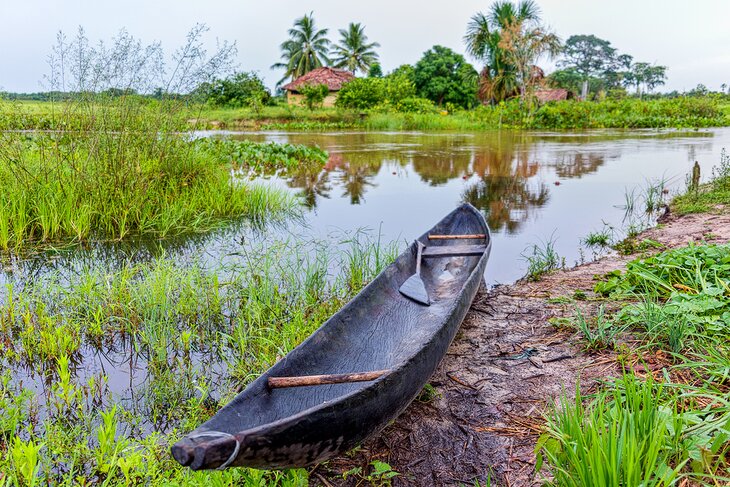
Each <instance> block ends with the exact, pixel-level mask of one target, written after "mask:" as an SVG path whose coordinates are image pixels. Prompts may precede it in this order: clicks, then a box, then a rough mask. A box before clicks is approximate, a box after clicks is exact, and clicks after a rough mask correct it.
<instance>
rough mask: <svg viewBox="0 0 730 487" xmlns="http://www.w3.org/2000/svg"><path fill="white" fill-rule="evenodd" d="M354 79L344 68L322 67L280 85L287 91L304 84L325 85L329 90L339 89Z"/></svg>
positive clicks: (294, 89) (297, 88)
mask: <svg viewBox="0 0 730 487" xmlns="http://www.w3.org/2000/svg"><path fill="white" fill-rule="evenodd" d="M353 79H355V75H354V74H352V73H351V72H349V71H345V70H344V69H337V68H330V67H323V68H317V69H313V70H312V71H310V72H308V73H307V74H305V75H303V76H300V77H299V78H297V79H295V80H294V81H292V82H291V83H289V84H286V85H284V86H282V88H283V89H285V90H287V91H299V88H301V87H302V86H304V85H327V88H329V89H330V91H339V89H340V88H342V85H343V84H345V83H347V82H348V81H351V80H353Z"/></svg>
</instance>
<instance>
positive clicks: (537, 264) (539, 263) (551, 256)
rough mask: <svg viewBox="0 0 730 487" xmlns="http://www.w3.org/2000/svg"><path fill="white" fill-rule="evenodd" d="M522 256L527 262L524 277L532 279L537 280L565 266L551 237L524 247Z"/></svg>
mask: <svg viewBox="0 0 730 487" xmlns="http://www.w3.org/2000/svg"><path fill="white" fill-rule="evenodd" d="M522 258H523V259H524V260H525V261H526V262H527V274H526V276H525V277H526V278H527V279H529V280H532V281H537V280H539V279H540V278H541V277H542V276H544V275H545V274H547V273H548V272H551V271H554V270H557V269H560V268H561V267H564V266H565V259H563V258H561V257H560V256H559V255H558V253H557V251H556V250H555V239H554V238H553V237H551V238H550V239H547V240H545V241H541V242H540V243H539V244H533V245H532V246H530V247H528V248H527V249H525V251H524V252H523V253H522Z"/></svg>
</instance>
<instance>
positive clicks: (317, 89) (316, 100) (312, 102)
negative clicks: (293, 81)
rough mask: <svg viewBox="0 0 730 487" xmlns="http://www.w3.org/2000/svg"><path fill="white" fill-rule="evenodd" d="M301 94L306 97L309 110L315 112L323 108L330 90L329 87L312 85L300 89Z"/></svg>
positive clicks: (305, 100) (305, 101)
mask: <svg viewBox="0 0 730 487" xmlns="http://www.w3.org/2000/svg"><path fill="white" fill-rule="evenodd" d="M299 92H300V93H301V94H302V95H303V96H304V103H305V104H306V105H307V108H309V109H310V110H314V109H315V108H317V107H321V106H322V102H323V101H324V99H325V98H326V97H327V95H328V94H329V92H330V89H329V88H327V85H323V84H316V85H314V84H311V85H304V86H302V87H301V88H299Z"/></svg>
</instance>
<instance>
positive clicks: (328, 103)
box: [286, 91, 337, 107]
mask: <svg viewBox="0 0 730 487" xmlns="http://www.w3.org/2000/svg"><path fill="white" fill-rule="evenodd" d="M336 100H337V92H336V91H330V94H329V95H327V96H326V97H325V98H324V101H323V102H322V106H324V107H333V106H335V101H336ZM286 101H287V103H288V104H289V105H294V106H300V107H304V106H307V104H306V103H304V95H302V94H301V93H294V92H291V91H287V92H286Z"/></svg>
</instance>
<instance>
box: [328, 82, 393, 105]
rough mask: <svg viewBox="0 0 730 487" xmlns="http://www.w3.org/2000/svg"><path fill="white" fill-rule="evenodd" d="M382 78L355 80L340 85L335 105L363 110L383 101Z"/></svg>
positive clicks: (383, 83)
mask: <svg viewBox="0 0 730 487" xmlns="http://www.w3.org/2000/svg"><path fill="white" fill-rule="evenodd" d="M384 85H385V82H384V81H383V79H382V78H356V79H354V80H352V81H349V82H347V83H345V84H344V85H342V88H341V89H340V93H339V94H338V95H337V101H336V102H335V105H336V106H337V107H339V108H354V109H356V110H365V109H368V108H372V107H374V106H375V105H378V104H380V103H383V102H384V101H385V89H384Z"/></svg>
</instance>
